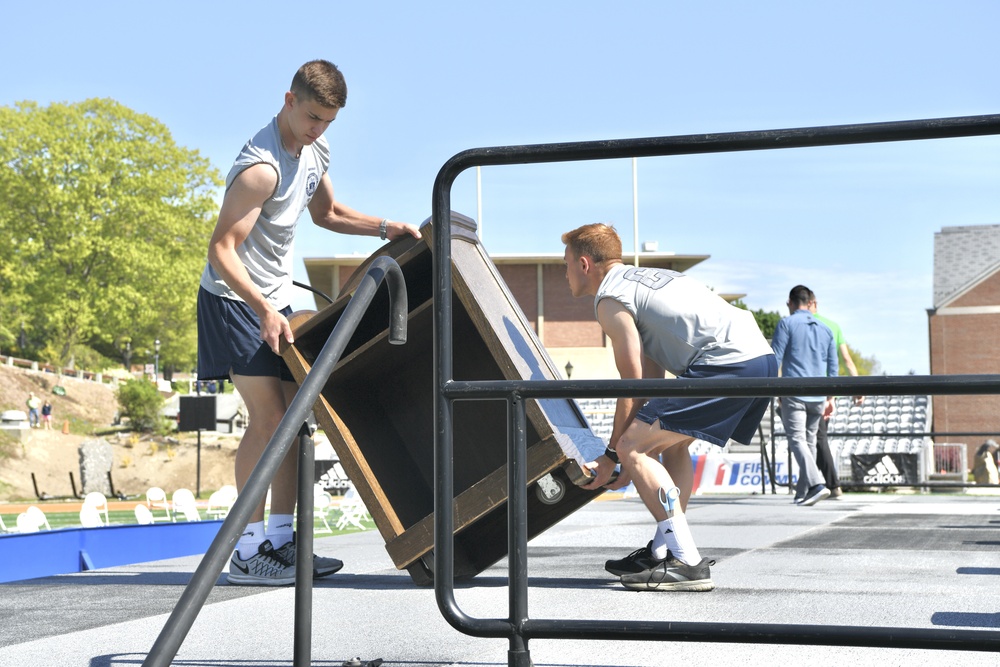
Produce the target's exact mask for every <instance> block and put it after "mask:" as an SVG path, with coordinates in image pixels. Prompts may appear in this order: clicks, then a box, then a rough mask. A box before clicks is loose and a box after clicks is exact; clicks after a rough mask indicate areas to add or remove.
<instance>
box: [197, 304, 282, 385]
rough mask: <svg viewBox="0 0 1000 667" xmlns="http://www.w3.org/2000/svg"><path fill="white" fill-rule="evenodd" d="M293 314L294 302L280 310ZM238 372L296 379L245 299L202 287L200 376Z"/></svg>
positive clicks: (212, 377) (226, 375)
mask: <svg viewBox="0 0 1000 667" xmlns="http://www.w3.org/2000/svg"><path fill="white" fill-rule="evenodd" d="M279 312H280V313H281V314H282V315H284V316H285V317H288V316H289V315H291V314H292V308H291V307H290V306H288V307H285V308H283V309H282V310H281V311H279ZM230 372H232V374H234V375H247V376H257V377H276V378H280V379H282V380H287V381H289V382H294V380H295V378H294V377H292V372H291V371H290V370H288V365H287V364H286V363H285V360H284V359H282V358H281V357H280V356H278V355H277V354H275V353H274V352H273V351H272V350H271V347H270V346H269V345H268V344H267V343H265V342H264V341H262V340H261V339H260V319H259V318H258V317H257V313H255V312H253V309H252V308H250V306H248V305H247V304H246V303H245V302H244V301H235V300H233V299H226V298H224V297H221V296H216V295H215V294H212V293H211V292H209V291H207V290H206V289H204V288H202V287H199V288H198V379H199V380H228V379H229V375H230Z"/></svg>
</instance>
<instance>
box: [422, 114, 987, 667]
mask: <svg viewBox="0 0 1000 667" xmlns="http://www.w3.org/2000/svg"><path fill="white" fill-rule="evenodd" d="M995 134H1000V114H995V115H987V116H969V117H961V118H939V119H928V120H915V121H901V122H890V123H868V124H862V125H840V126H827V127H813V128H799V129H785V130H768V131H761V132H732V133H723V134H701V135H688V136H678V137H658V138H650V139H625V140H616V141H593V142H577V143H564V144H540V145H534V146H505V147H495V148H479V149H472V150H468V151H464V152H462V153H458V154H456V155H454V156H453V157H452V158H451V159H449V160H448V161H447V162H445V164H444V165H443V166H442V167H441V169H440V170H439V171H438V174H437V176H436V178H435V180H434V187H433V191H432V195H431V207H432V212H431V219H432V224H433V230H434V262H433V268H432V279H433V282H434V286H433V297H434V378H433V379H434V387H435V395H434V405H435V409H434V420H435V429H434V433H435V447H434V470H435V484H434V491H435V492H434V508H435V513H434V544H435V567H434V574H435V579H434V590H435V597H436V599H437V602H438V608H439V610H440V611H441V613H442V615H443V616H444V618H445V620H446V621H447V622H448V623H450V624H451V625H452V626H453V627H455V628H456V629H458V630H460V631H461V632H464V633H466V634H470V635H473V636H494V637H500V636H506V633H507V632H510V631H513V632H515V633H516V634H518V635H522V636H523V639H524V640H525V641H526V640H527V639H528V638H529V637H542V636H545V637H552V638H566V637H570V636H573V637H579V638H587V639H600V638H604V637H605V636H610V635H606V634H602V632H607V631H608V629H609V628H614V627H617V628H620V629H621V632H622V634H617V633H613V636H614V637H615V638H626V639H632V638H634V639H638V638H643V639H654V638H659V639H664V638H668V635H667V634H666V633H667V631H669V629H670V628H671V627H673V628H677V627H678V624H670V623H668V624H649V623H642V622H631V623H630V622H620V621H610V620H606V621H586V622H558V621H556V622H552V623H551V624H548V623H547V622H539V621H533V620H527V621H525V622H524V623H523V624H521V625H519V626H518V627H514V628H511V627H510V624H509V623H504V622H503V621H500V620H497V619H477V618H472V617H470V616H468V615H467V614H465V613H464V612H463V611H462V610H461V609H460V608H459V606H458V605H457V603H456V601H455V597H454V576H453V575H454V568H453V565H452V562H451V561H452V560H453V558H454V544H453V537H452V533H453V531H454V515H453V508H452V498H453V495H454V493H453V490H454V482H453V469H452V465H451V459H452V454H453V446H454V443H453V431H452V424H451V420H452V412H453V401H454V400H457V399H460V398H505V397H507V396H513V395H515V394H516V395H519V396H520V397H521V398H522V399H524V398H573V397H576V398H600V397H605V396H611V397H633V398H635V397H648V396H795V395H803V394H811V395H855V396H857V395H870V394H882V395H903V394H912V393H916V392H915V389H916V388H918V387H925V389H921V390H920V391H921V392H923V391H927V393H934V394H977V393H982V394H996V393H1000V391H998V390H1000V379H998V378H997V377H994V376H958V379H955V380H952V379H949V378H948V377H947V376H945V377H943V378H942V377H935V378H914V377H912V376H907V377H893V378H851V380H850V381H849V382H846V383H843V382H842V381H840V380H838V379H837V378H822V380H823V382H822V383H820V384H812V382H816V381H817V380H819V379H817V380H813V381H809V380H803V379H800V378H795V379H791V378H789V379H779V380H776V381H759V380H757V381H737V380H728V381H715V380H713V381H709V380H702V381H698V384H697V385H696V386H692V384H691V381H684V380H666V381H658V380H644V381H626V380H619V381H596V382H576V381H573V382H570V381H550V382H534V383H533V382H456V381H455V380H454V377H453V376H454V369H453V359H452V349H453V345H452V344H453V337H452V321H453V318H452V279H451V270H452V269H451V218H450V212H451V188H452V186H453V184H454V182H455V179H456V178H457V177H458V175H459V174H460V173H461V172H462V171H464V170H466V169H469V168H471V167H474V166H487V165H504V164H529V163H542V162H566V161H580V160H605V159H615V158H632V157H654V156H666V155H695V154H704V153H721V152H732V151H750V150H771V149H776V148H805V147H817V146H835V145H847V144H860V143H875V142H889V141H912V140H923V139H940V138H957V137H971V136H985V135H995ZM710 382H711V383H712V384H711V385H709V383H710ZM921 383H924V384H921ZM543 385H544V386H543ZM706 385H708V386H706ZM928 389H929V391H928ZM866 390H867V391H866ZM706 392H707V393H706ZM508 509H510V508H509V506H508ZM732 627H733V626H725V625H720V624H701V623H698V624H690V626H689V628H690V629H689V632H690V634H689V635H687V636H685V637H683V638H686V639H691V640H694V639H695V638H698V639H702V640H706V641H727V640H728V639H727V638H728V637H730V636H734V635H732V634H726V633H727V632H728V631H730V630H731V629H732ZM740 627H742V628H743V632H745V633H752V634H747V635H746V636H745V638H743V639H741V640H739V641H755V642H769V643H785V642H787V643H803V642H809V641H813V642H814V643H823V641H824V639H823V633H822V628H820V629H819V630H820V631H819V633H818V634H817V628H816V627H813V626H793V625H777V626H765V627H760V626H758V627H757V628H756V629H752V630H747V629H746V628H747V626H740ZM772 627H773V631H772V629H771V628H772ZM570 628H573V629H574V631H575V630H579V632H578V633H576V632H574V633H572V634H571V633H570V630H569V629H570ZM647 628H648V629H649V632H648V633H647V632H646V631H645V629H647ZM632 632H635V633H637V634H636V636H626V635H629V633H632ZM959 634H962V633H951V635H954V636H958V635H959ZM996 634H997V633H972V634H971V635H968V636H966V635H964V634H962V636H963V639H962V641H960V642H958V643H959V644H960V645H961V644H962V642H963V641H964V642H976V641H980V638H981V637H989V639H983V640H982V641H983V642H984V644H983V645H984V646H988V647H989V648H988V650H996V647H997V646H998V645H1000V643H998V641H997V639H996V637H995V635H996ZM846 635H847V636H846V637H838V638H837V641H842V643H843V645H847V644H848V643H851V642H853V641H857V642H858V643H857V644H855V645H860V646H886V645H892V646H899V647H917V648H944V647H947V648H952V647H953V646H952V645H951V644H950V643H949V641H946V640H945V639H944V637H947V636H951V635H943V636H942V635H941V633H939V632H932V631H931V632H929V631H926V630H908V629H904V630H902V631H896V630H892V629H885V628H881V629H880V628H858V629H853V628H852V629H850V631H849V632H847V633H846ZM814 637H815V639H814ZM673 638H677V637H673ZM945 644H948V645H947V646H945ZM964 645H966V646H967V645H969V644H964Z"/></svg>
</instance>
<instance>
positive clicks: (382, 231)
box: [378, 218, 389, 241]
mask: <svg viewBox="0 0 1000 667" xmlns="http://www.w3.org/2000/svg"><path fill="white" fill-rule="evenodd" d="M388 232H389V218H382V223H381V224H380V225H379V226H378V236H379V238H380V239H382V240H383V241H385V236H386V234H388Z"/></svg>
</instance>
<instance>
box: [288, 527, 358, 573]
mask: <svg viewBox="0 0 1000 667" xmlns="http://www.w3.org/2000/svg"><path fill="white" fill-rule="evenodd" d="M295 552H296V548H295V537H294V536H293V537H292V541H291V542H286V543H285V544H284V546H282V547H281V548H280V549H278V550H277V551H275V553H277V554H278V555H279V556H281V557H282V558H283V559H284V560H286V561H288V562H289V563H292V564H293V565H294V564H295ZM342 567H344V563H343V562H342V561H340V560H338V559H336V558H327V557H326V556H317V555H316V554H313V578H314V579H320V578H321V577H328V576H330V575H331V574H333V573H334V572H337V571H339V570H340V568H342Z"/></svg>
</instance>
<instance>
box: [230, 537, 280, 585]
mask: <svg viewBox="0 0 1000 667" xmlns="http://www.w3.org/2000/svg"><path fill="white" fill-rule="evenodd" d="M226 581H227V582H228V583H230V584H237V585H239V586H288V585H289V584H294V583H295V565H294V563H292V562H290V561H288V560H286V559H284V558H282V557H281V555H280V554H278V552H276V551H275V550H274V548H273V547H272V546H271V541H270V540H264V543H263V544H261V545H260V546H259V547H258V548H257V553H256V554H254V555H253V556H251V557H250V558H248V559H246V560H243V559H242V558H240V552H239V551H238V550H237V551H234V552H233V557H232V559H230V561H229V576H228V577H227V578H226Z"/></svg>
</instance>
